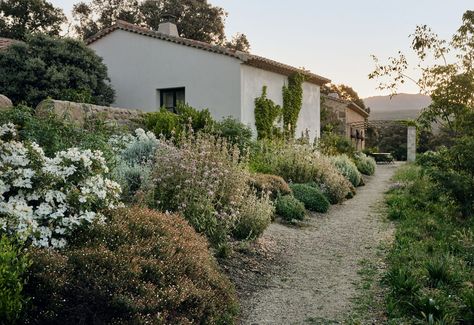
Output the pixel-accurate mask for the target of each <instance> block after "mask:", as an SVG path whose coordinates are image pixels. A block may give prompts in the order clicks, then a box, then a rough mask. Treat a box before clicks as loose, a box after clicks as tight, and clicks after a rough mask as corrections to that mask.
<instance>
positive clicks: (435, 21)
mask: <svg viewBox="0 0 474 325" xmlns="http://www.w3.org/2000/svg"><path fill="white" fill-rule="evenodd" d="M49 1H51V2H52V3H54V4H55V5H56V6H60V7H62V8H63V9H64V10H65V13H66V14H68V15H69V14H70V10H71V8H72V5H73V4H74V3H77V2H79V0H49ZM209 2H210V3H212V4H213V5H218V6H220V7H222V8H224V9H225V10H226V11H227V12H228V13H229V16H228V18H227V20H226V33H227V35H228V36H229V37H230V36H232V35H233V34H235V33H237V32H241V33H244V34H246V35H247V37H248V39H249V40H250V44H251V52H252V53H253V54H257V55H261V56H264V57H267V58H270V59H274V60H277V61H280V62H282V63H286V64H290V65H293V66H296V67H304V68H306V69H309V70H311V71H312V72H314V73H316V74H319V75H322V76H324V77H327V78H329V79H331V80H332V81H333V82H334V83H338V84H339V83H345V84H348V85H350V86H352V87H353V88H354V89H355V90H356V91H358V93H359V95H360V96H361V97H368V96H373V95H383V94H384V93H381V92H379V91H377V90H376V86H377V83H376V82H375V81H371V80H369V79H368V78H367V75H368V74H369V73H370V72H371V71H372V69H373V63H372V59H371V58H370V55H371V54H375V55H377V56H378V57H380V58H386V57H387V56H389V55H395V54H396V53H397V51H398V50H402V51H404V52H405V53H406V54H409V53H410V52H409V45H410V41H409V39H408V35H409V34H410V33H412V32H413V31H414V29H415V26H416V25H420V24H427V25H429V26H431V27H432V28H433V29H434V30H435V31H436V32H437V33H438V34H439V35H440V36H442V37H450V36H451V35H452V34H453V33H454V32H455V31H456V29H457V28H458V27H459V26H460V24H461V17H462V14H463V13H464V12H465V11H466V10H469V9H470V10H474V1H472V0H442V1H441V0H430V1H429V0H392V1H382V0H358V1H355V0H330V1H328V0H325V1H320V0H317V1H316V0H313V1H312V0H209ZM410 54H411V53H410ZM408 58H409V59H410V58H412V59H413V60H412V62H413V63H414V64H416V61H414V56H412V55H409V56H408ZM400 91H402V92H408V93H416V92H418V91H417V88H416V87H415V86H413V85H407V86H405V87H404V88H401V89H400Z"/></svg>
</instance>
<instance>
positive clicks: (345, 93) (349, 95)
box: [321, 84, 366, 109]
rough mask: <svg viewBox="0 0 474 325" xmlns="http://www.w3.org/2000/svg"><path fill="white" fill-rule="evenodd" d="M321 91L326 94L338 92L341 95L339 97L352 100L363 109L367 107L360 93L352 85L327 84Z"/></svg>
mask: <svg viewBox="0 0 474 325" xmlns="http://www.w3.org/2000/svg"><path fill="white" fill-rule="evenodd" d="M321 92H322V93H323V94H326V95H328V94H330V93H336V94H338V95H339V98H341V99H344V100H348V101H351V102H353V103H355V104H356V105H357V106H359V107H361V108H363V109H365V108H366V107H365V103H364V101H363V100H362V99H361V98H360V97H359V94H358V93H357V92H356V91H355V90H354V89H353V88H352V87H350V86H347V85H344V84H340V85H334V84H329V85H327V86H326V85H324V86H323V87H322V88H321Z"/></svg>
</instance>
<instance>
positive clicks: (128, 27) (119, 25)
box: [86, 20, 331, 85]
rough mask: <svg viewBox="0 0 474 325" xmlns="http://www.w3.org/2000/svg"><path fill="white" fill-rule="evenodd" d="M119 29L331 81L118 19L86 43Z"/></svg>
mask: <svg viewBox="0 0 474 325" xmlns="http://www.w3.org/2000/svg"><path fill="white" fill-rule="evenodd" d="M117 29H120V30H124V31H127V32H131V33H136V34H140V35H144V36H149V37H153V38H157V39H160V40H164V41H168V42H172V43H176V44H181V45H185V46H189V47H194V48H197V49H201V50H205V51H209V52H213V53H217V54H222V55H227V56H230V57H233V58H236V59H238V60H241V61H242V62H243V63H245V64H247V65H250V66H253V67H256V68H260V69H263V70H267V71H272V72H276V73H279V74H283V75H287V76H289V75H291V74H293V73H296V72H299V73H302V74H304V75H305V76H306V77H307V81H308V82H311V83H314V84H317V85H323V84H325V83H328V82H330V81H331V80H329V79H327V78H324V77H321V76H319V75H317V74H314V73H311V72H309V71H307V70H302V69H299V68H295V67H292V66H289V65H286V64H283V63H280V62H277V61H273V60H270V59H267V58H264V57H261V56H257V55H253V54H249V53H245V52H241V51H236V50H232V49H229V48H226V47H223V46H218V45H212V44H209V43H205V42H200V41H196V40H191V39H187V38H182V37H174V36H170V35H166V34H162V33H158V32H156V31H153V30H150V29H148V28H144V27H140V26H137V25H134V24H130V23H127V22H125V21H122V20H118V21H117V22H116V23H115V24H114V25H113V26H111V27H108V28H106V29H104V30H102V31H100V32H98V33H97V34H95V35H94V36H92V37H90V38H89V39H87V40H86V44H87V45H89V44H91V43H94V42H95V41H97V40H99V39H101V38H102V37H104V36H107V35H108V34H110V33H112V32H113V31H115V30H117Z"/></svg>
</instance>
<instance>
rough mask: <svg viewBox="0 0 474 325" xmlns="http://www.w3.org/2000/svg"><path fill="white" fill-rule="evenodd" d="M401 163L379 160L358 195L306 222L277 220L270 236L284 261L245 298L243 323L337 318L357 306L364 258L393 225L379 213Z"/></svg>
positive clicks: (321, 321)
mask: <svg viewBox="0 0 474 325" xmlns="http://www.w3.org/2000/svg"><path fill="white" fill-rule="evenodd" d="M395 170H396V166H394V165H389V166H378V168H377V172H376V174H375V176H372V177H369V178H367V179H366V185H365V186H363V187H360V188H358V191H357V195H356V196H355V197H354V198H353V199H351V200H349V201H346V202H345V203H344V204H341V205H338V206H333V207H332V208H331V210H330V211H329V213H327V214H325V215H317V214H314V215H312V216H311V218H310V220H309V221H308V223H307V224H306V225H305V226H304V227H302V228H294V227H288V226H285V225H282V224H278V223H273V224H272V225H271V226H270V227H269V229H268V231H267V232H266V233H265V235H264V239H265V240H268V241H275V242H276V244H277V245H278V246H281V247H283V249H282V252H281V255H280V257H281V258H282V259H283V260H284V263H280V264H277V265H275V267H274V268H275V269H274V270H272V272H271V273H272V274H271V276H270V277H268V279H267V280H266V281H265V284H264V285H262V286H259V288H257V289H256V290H255V292H254V293H253V294H251V295H250V297H246V299H245V301H242V302H241V304H242V315H241V320H242V324H272V325H273V324H275V325H276V324H285V325H286V324H334V323H336V324H337V323H340V322H341V321H342V320H343V319H344V317H345V316H346V315H347V313H348V312H350V310H351V299H353V298H354V297H355V296H356V293H357V292H356V286H355V283H356V282H357V281H358V280H359V276H358V274H357V271H358V269H359V268H360V267H359V261H361V260H362V259H371V258H375V256H376V252H377V246H378V245H379V244H380V242H381V241H382V240H384V239H387V238H390V236H391V232H392V231H391V227H390V226H389V225H388V224H387V223H385V222H383V221H382V220H381V218H379V217H378V215H377V214H378V213H379V207H380V203H381V202H382V199H383V194H384V192H385V191H386V190H387V189H388V188H389V185H390V178H391V176H392V175H393V173H394V171H395Z"/></svg>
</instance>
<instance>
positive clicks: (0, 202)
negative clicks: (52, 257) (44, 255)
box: [0, 123, 121, 248]
mask: <svg viewBox="0 0 474 325" xmlns="http://www.w3.org/2000/svg"><path fill="white" fill-rule="evenodd" d="M15 138H16V130H15V126H14V125H13V124H11V123H9V124H5V125H2V126H0V227H1V228H2V229H3V231H7V232H9V233H16V234H18V235H19V236H20V237H22V238H23V239H30V240H31V241H32V244H33V245H34V246H39V247H52V248H62V247H64V246H65V245H66V240H67V236H68V235H69V234H70V233H71V231H72V230H74V229H75V228H77V227H80V226H81V225H84V224H89V223H92V222H94V221H96V220H97V221H103V220H104V215H103V212H104V211H105V210H107V209H113V208H116V207H117V206H119V205H120V201H119V199H120V191H121V189H120V185H119V184H117V183H116V182H113V181H111V180H110V179H108V178H106V177H104V175H105V174H107V173H108V168H107V166H106V162H105V159H104V158H103V157H102V153H101V152H100V151H91V150H79V149H77V148H71V149H68V150H65V151H61V152H58V153H56V155H55V156H54V157H53V158H48V157H46V156H45V154H44V152H43V150H42V149H41V148H40V147H39V146H38V145H37V144H35V143H28V142H21V141H16V140H15Z"/></svg>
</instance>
